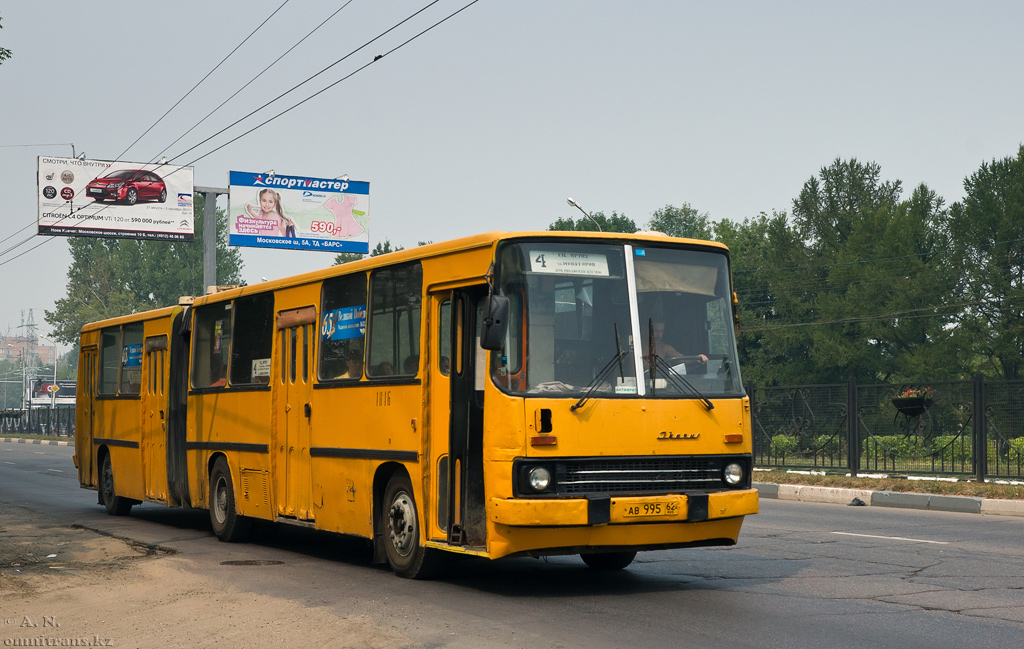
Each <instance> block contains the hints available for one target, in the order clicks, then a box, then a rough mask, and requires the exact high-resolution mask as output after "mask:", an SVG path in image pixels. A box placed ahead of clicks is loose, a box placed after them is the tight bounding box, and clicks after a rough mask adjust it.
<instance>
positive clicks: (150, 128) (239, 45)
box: [115, 0, 290, 160]
mask: <svg viewBox="0 0 1024 649" xmlns="http://www.w3.org/2000/svg"><path fill="white" fill-rule="evenodd" d="M289 1H290V0H284V2H282V3H281V6H280V7H278V8H277V9H275V10H274V11H273V13H271V14H270V15H269V16H267V17H266V19H264V21H263V22H261V23H260V24H259V25H258V26H257V27H256V29H254V30H252V32H251V33H250V34H249V35H248V36H246V37H245V38H244V39H242V42H241V43H239V44H238V45H236V46H235V48H234V49H233V50H231V51H230V52H228V54H227V56H225V57H224V58H223V59H221V61H220V63H218V64H217V65H215V66H213V69H212V70H210V71H209V72H207V73H206V76H204V77H203V78H202V79H200V80H199V81H198V82H197V83H196V85H194V86H192V88H191V90H189V91H188V92H186V93H185V94H184V95H183V96H182V97H181V99H179V100H178V101H177V102H175V104H174V105H173V106H171V107H170V108H168V109H167V112H165V113H164V114H163V115H161V116H160V118H159V119H158V120H156V121H155V122H153V125H152V126H150V127H149V128H147V129H146V131H145V132H144V133H143V134H142V135H140V136H139V137H137V138H135V141H134V142H132V143H131V144H129V145H128V148H127V149H125V150H124V151H122V152H121V154H120V155H119V156H117V158H115V160H120V159H121V158H123V157H124V154H126V153H128V151H130V150H131V148H132V147H133V146H135V145H136V144H138V142H139V140H141V139H142V138H144V137H146V134H147V133H149V132H150V131H152V130H153V129H154V128H155V127H156V125H157V124H159V123H160V122H161V121H163V119H164V118H165V117H167V115H169V114H170V112H171V111H172V110H174V109H175V108H177V107H178V104H180V103H181V102H183V101H185V98H186V97H188V96H189V95H191V94H192V92H193V91H194V90H195V89H196V88H198V87H199V86H200V85H201V84H202V83H203V82H204V81H206V80H207V79H208V78H209V76H210V75H211V74H213V73H214V72H216V71H217V68H219V67H220V66H222V65H224V62H225V61H227V60H228V59H229V58H230V57H231V55H232V54H234V53H235V52H237V51H238V48H240V47H242V45H244V44H245V42H246V41H248V40H249V39H250V38H252V37H253V35H254V34H255V33H256V32H258V31H259V30H260V28H262V27H263V26H264V25H266V24H267V22H268V21H269V20H270V19H271V18H273V17H274V15H275V14H277V12H278V11H281V9H282V8H283V7H284V6H285V5H286V4H288V2H289Z"/></svg>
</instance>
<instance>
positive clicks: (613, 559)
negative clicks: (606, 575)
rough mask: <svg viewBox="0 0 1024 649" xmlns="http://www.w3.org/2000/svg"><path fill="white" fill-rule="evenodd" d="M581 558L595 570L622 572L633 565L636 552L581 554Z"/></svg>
mask: <svg viewBox="0 0 1024 649" xmlns="http://www.w3.org/2000/svg"><path fill="white" fill-rule="evenodd" d="M580 558H581V559H583V563H585V564H587V565H588V566H590V567H591V568H593V569H594V570H622V569H623V568H625V567H626V566H628V565H629V564H631V563H633V559H635V558H636V552H594V553H591V554H581V555H580Z"/></svg>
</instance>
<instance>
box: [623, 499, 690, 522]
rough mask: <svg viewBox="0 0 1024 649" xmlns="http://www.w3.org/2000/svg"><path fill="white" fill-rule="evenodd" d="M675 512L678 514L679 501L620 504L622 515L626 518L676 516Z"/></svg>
mask: <svg viewBox="0 0 1024 649" xmlns="http://www.w3.org/2000/svg"><path fill="white" fill-rule="evenodd" d="M677 514H679V503H677V502H673V501H663V502H662V501H658V502H648V503H633V504H623V505H622V515H623V516H625V517H626V518H640V517H649V516H676V515H677Z"/></svg>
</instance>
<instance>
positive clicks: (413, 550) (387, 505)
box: [380, 474, 442, 579]
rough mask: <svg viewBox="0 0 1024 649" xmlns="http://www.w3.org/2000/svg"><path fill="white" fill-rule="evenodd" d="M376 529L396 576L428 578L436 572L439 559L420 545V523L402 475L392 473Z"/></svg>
mask: <svg viewBox="0 0 1024 649" xmlns="http://www.w3.org/2000/svg"><path fill="white" fill-rule="evenodd" d="M382 504H383V507H381V520H380V528H381V531H382V532H383V533H384V550H385V553H386V554H387V557H388V563H389V564H391V569H392V570H393V571H394V572H395V574H396V575H398V576H399V577H405V578H407V579H428V578H430V577H432V576H434V575H435V574H437V572H438V571H439V570H440V568H441V563H442V557H441V555H440V553H439V552H437V551H436V550H429V549H427V548H425V547H423V546H422V545H421V544H420V523H419V516H418V514H417V511H416V500H415V499H414V498H413V495H412V483H411V482H410V481H409V477H408V476H407V475H405V474H396V475H395V476H393V477H392V478H391V480H390V481H389V482H388V486H387V489H385V490H384V501H383V503H382Z"/></svg>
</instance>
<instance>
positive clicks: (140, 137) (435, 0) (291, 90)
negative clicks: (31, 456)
mask: <svg viewBox="0 0 1024 649" xmlns="http://www.w3.org/2000/svg"><path fill="white" fill-rule="evenodd" d="M288 1H289V0H285V2H284V3H283V4H282V5H281V6H280V7H278V9H277V10H275V11H274V13H277V11H279V10H280V9H281V7H283V6H284V5H285V4H287V2H288ZM350 1H351V0H350ZM439 1H440V0H433V2H430V3H429V4H427V5H426V6H424V7H423V8H422V9H420V10H418V11H416V12H414V13H413V14H411V15H410V16H408V17H407V18H405V19H404V20H402V21H400V22H399V23H397V24H395V25H394V26H392V27H390V28H389V29H387V30H386V31H384V32H382V33H381V34H379V35H377V36H376V37H374V38H373V39H371V40H369V41H367V42H366V43H364V44H363V45H362V46H360V47H358V48H356V49H355V50H353V51H352V52H349V53H348V54H346V55H345V56H344V57H342V58H340V59H338V60H337V61H335V62H334V63H332V64H331V65H329V66H327V67H325V68H324V69H323V70H321V71H320V72H317V73H316V74H314V75H312V76H311V77H309V78H308V79H306V80H305V81H302V82H300V83H299V84H296V85H295V86H293V87H292V88H291V89H289V90H287V91H285V92H284V93H282V94H281V95H279V96H278V97H275V98H274V99H272V100H271V101H269V102H267V103H266V104H264V105H263V106H261V107H259V108H257V109H256V110H254V111H252V112H250V113H249V114H247V115H246V116H245V117H243V118H241V119H239V120H236V121H235V122H233V123H232V124H230V125H228V126H227V127H225V128H223V129H221V130H220V131H218V132H217V133H215V134H213V135H211V136H210V137H208V138H206V139H205V140H203V141H202V142H200V143H199V144H197V145H195V146H193V147H191V148H190V149H187V150H186V151H183V152H182V153H181V154H178V155H177V156H175V157H180V156H181V155H184V154H185V153H188V152H190V151H192V150H194V149H196V148H198V147H199V146H201V145H202V144H204V143H206V142H208V141H210V140H211V139H213V138H214V137H216V136H217V135H220V134H221V133H223V132H224V131H226V130H228V129H229V128H231V127H233V126H235V125H237V124H239V123H240V122H242V121H244V120H245V119H247V118H248V117H251V116H252V115H254V114H255V113H257V112H259V111H260V110H262V109H263V108H265V107H267V106H269V105H270V104H272V103H274V102H275V101H277V100H278V99H280V98H281V97H284V96H285V95H287V94H289V93H291V92H293V91H294V90H296V89H298V88H299V87H301V86H302V85H304V84H305V83H307V82H309V81H311V80H312V79H314V78H316V77H317V76H319V75H320V74H322V73H324V72H326V71H327V70H329V69H330V68H332V67H334V66H335V65H337V64H338V63H341V62H342V61H344V60H346V59H347V58H349V57H351V56H352V55H354V54H356V53H357V52H359V51H360V50H363V49H365V48H366V47H368V46H369V45H371V44H372V43H374V42H376V41H377V40H379V39H380V38H382V37H383V36H385V35H387V34H388V33H390V32H392V31H394V30H395V29H397V28H398V27H400V26H401V25H403V24H405V23H406V22H408V21H409V20H411V19H412V18H414V17H416V16H417V15H419V14H420V13H422V12H423V11H425V10H426V9H428V8H430V7H431V6H433V5H435V4H437V3H438V2H439ZM479 1H480V0H472V1H471V2H469V3H467V4H466V5H464V6H463V7H461V8H460V9H457V10H456V11H454V12H452V13H451V14H449V15H447V16H446V17H444V18H442V19H441V20H439V21H437V22H435V23H434V24H432V25H430V26H429V27H427V28H426V29H423V30H422V31H420V32H419V33H417V34H415V35H414V36H412V37H411V38H409V39H407V40H405V41H403V42H402V43H400V44H399V45H397V46H395V47H393V48H391V49H390V50H388V51H386V52H385V53H384V54H379V55H377V56H375V57H374V58H373V60H371V61H370V62H368V63H366V64H365V65H363V66H361V67H359V68H357V69H356V70H354V71H353V72H351V73H349V74H348V75H345V76H344V77H342V78H341V79H338V80H337V81H335V82H333V83H331V84H329V85H328V86H326V87H324V88H322V89H321V90H319V91H317V92H315V93H313V94H312V95H310V96H308V97H306V98H305V99H303V100H301V101H299V102H297V103H295V104H293V105H292V106H290V107H289V108H286V109H285V110H283V111H281V112H280V113H278V114H276V115H274V116H272V117H270V118H268V119H267V120H265V121H263V122H261V123H260V124H259V125H257V126H255V127H253V128H251V129H249V130H247V131H245V132H244V133H242V134H240V135H238V136H236V137H234V138H232V139H231V140H229V141H227V142H225V143H223V144H221V145H220V146H218V147H216V148H214V149H212V150H210V151H208V152H206V153H204V154H203V155H201V156H199V157H197V158H195V159H194V160H193V161H192V162H190V163H188V164H187V165H181V166H179V169H180V168H181V167H184V166H191V165H192V164H194V163H195V162H197V161H199V160H202V159H203V158H205V157H207V156H209V155H211V154H213V153H215V152H216V151H219V150H220V149H223V148H224V147H226V146H228V145H229V144H231V143H233V142H236V141H237V140H239V139H241V138H242V137H245V136H246V135H248V134H250V133H252V132H253V131H255V130H256V129H258V128H260V127H262V126H265V125H266V124H268V123H270V122H272V121H274V120H276V119H278V118H279V117H281V116H283V115H285V114H286V113H288V112H290V111H292V110H294V109H295V108H298V107H299V106H301V105H303V104H305V103H307V102H308V101H310V100H312V99H314V98H315V97H317V96H319V95H321V94H323V93H324V92H326V91H327V90H329V89H331V88H333V87H335V86H337V85H338V84H340V83H342V82H343V81H345V80H347V79H349V78H351V77H352V76H354V75H355V74H357V73H359V72H361V71H362V70H364V69H366V68H368V67H370V66H371V65H373V64H374V63H376V62H378V61H380V60H381V59H383V58H384V57H386V56H388V55H390V54H392V53H394V52H395V51H397V50H399V49H401V48H403V47H405V46H406V45H408V44H409V43H411V42H413V41H414V40H416V39H418V38H419V37H421V36H423V35H424V34H426V33H428V32H430V31H431V30H433V29H435V28H436V27H438V26H439V25H441V24H443V23H445V22H447V21H448V20H450V19H451V18H453V17H455V16H456V15H458V14H460V13H462V12H463V11H465V10H466V9H468V8H469V7H471V6H473V5H474V4H476V3H477V2H479ZM346 6H347V5H346ZM342 8H344V7H342ZM335 13H337V12H335ZM271 16H273V14H271ZM332 16H333V14H332ZM329 19H330V17H329V18H328V20H329ZM267 20H269V17H268V19H267ZM265 23H266V20H264V22H263V23H261V25H260V26H262V25H263V24H265ZM318 28H319V27H318ZM258 29H259V27H257V29H256V30H254V31H253V33H255V31H257V30H258ZM314 31H315V30H314ZM251 36H252V34H250V35H249V36H248V37H246V39H245V40H248V38H250V37H251ZM244 42H245V41H244V40H243V43H244ZM240 45H241V44H239V46H240ZM237 49H238V47H236V48H235V50H237ZM235 50H232V53H233V52H234V51H235ZM228 56H230V54H229V55H228ZM226 59H227V57H225V59H224V60H226ZM222 63H223V61H221V63H219V64H218V65H217V66H216V67H215V68H214V70H216V68H217V67H219V66H220V65H221V64H222ZM212 72H213V70H211V72H210V73H208V74H207V75H206V77H208V76H209V75H210V74H212ZM206 77H204V78H203V79H204V80H205V79H206ZM201 83H202V80H200V82H199V83H197V84H196V85H195V86H194V87H193V88H192V90H190V91H189V92H188V93H186V95H185V96H184V97H182V99H181V100H179V101H178V102H177V103H176V104H175V106H177V105H178V104H180V103H181V101H182V100H184V98H185V97H187V96H188V95H189V94H190V93H191V92H192V91H193V90H195V88H196V87H198V86H199V85H200V84H201ZM175 106H172V107H171V108H170V109H168V111H167V112H165V113H164V115H163V116H161V118H160V119H158V120H157V122H155V123H154V124H153V126H151V127H150V128H149V129H147V131H146V133H148V132H149V131H150V130H152V128H153V127H155V126H156V124H158V123H159V122H160V121H161V120H162V119H163V118H164V117H166V115H167V114H168V113H170V112H171V111H172V110H173V109H174V107H175ZM146 133H143V134H142V135H140V136H139V137H138V138H136V140H135V142H133V143H132V144H131V145H129V147H128V148H127V149H125V151H124V152H122V154H121V155H119V156H118V158H120V157H122V156H123V155H124V153H127V151H129V150H130V149H131V148H132V147H133V146H134V145H135V143H137V142H138V141H139V140H141V139H142V137H144V136H145V135H146ZM175 171H177V170H175ZM172 173H173V172H172ZM84 207H85V206H82V207H80V208H78V209H77V210H74V211H72V212H71V213H69V214H68V215H67V216H65V217H62V218H61V220H62V221H63V220H64V219H67V218H70V217H72V216H73V215H74V214H76V213H78V212H80V211H81V210H82V209H84ZM108 207H109V206H104V207H103V208H101V209H107V208H108ZM85 220H86V219H85V218H83V219H80V220H79V221H78V222H77V223H76V224H75V225H78V224H80V223H82V222H83V221H85ZM31 225H32V223H30V224H29V225H28V226H26V228H27V227H30V226H31ZM24 229H25V228H22V230H24ZM20 231H21V230H19V232H20ZM15 234H17V232H16V233H15ZM13 236H14V235H11V236H9V237H7V239H10V238H11V237H13ZM34 236H35V235H33V237H34ZM33 237H29V238H27V239H25V240H23V241H21V242H19V243H18V244H16V245H14V246H12V247H11V248H9V249H8V250H6V251H3V252H0V257H2V256H3V255H4V254H7V253H8V252H11V251H13V250H15V249H16V248H18V247H20V246H22V245H24V244H25V243H27V242H29V241H31V240H32V238H33ZM53 238H55V237H48V238H47V239H46V240H45V241H42V242H41V243H39V244H38V245H36V246H33V247H32V248H29V249H28V250H26V251H24V252H22V253H19V254H18V255H15V256H14V257H11V258H9V259H6V260H3V261H0V266H3V265H5V264H7V263H8V262H10V261H13V260H15V259H18V258H19V257H21V256H23V255H25V254H27V253H29V252H31V251H33V250H35V249H37V248H39V247H40V246H43V245H45V244H46V243H49V242H50V241H51V240H52V239H53ZM7 239H4V241H6V240H7Z"/></svg>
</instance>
